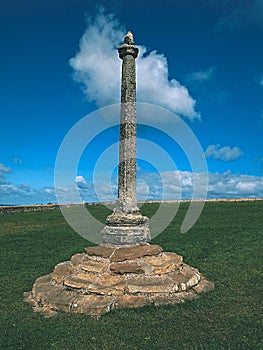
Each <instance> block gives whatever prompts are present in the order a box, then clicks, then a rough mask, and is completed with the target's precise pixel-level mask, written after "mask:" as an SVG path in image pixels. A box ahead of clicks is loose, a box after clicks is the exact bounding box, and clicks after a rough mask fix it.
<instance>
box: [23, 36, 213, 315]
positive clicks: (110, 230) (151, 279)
mask: <svg viewBox="0 0 263 350" xmlns="http://www.w3.org/2000/svg"><path fill="white" fill-rule="evenodd" d="M137 55H138V48H137V47H136V46H135V45H134V40H133V35H132V34H131V32H128V33H127V35H126V36H125V38H124V43H123V45H121V46H120V48H119V57H120V58H121V59H122V61H123V62H122V87H121V102H122V103H121V122H120V147H119V173H118V199H117V202H116V207H115V209H114V212H113V214H111V215H110V216H108V217H107V219H106V225H105V227H104V229H103V230H102V244H101V245H99V246H95V247H87V248H85V249H84V252H83V253H79V254H75V255H73V256H72V257H71V259H70V261H65V262H62V263H59V264H58V265H56V266H55V268H54V271H53V272H52V273H50V274H48V275H46V276H43V277H39V278H37V280H36V281H35V283H34V284H33V288H32V291H30V292H26V293H24V294H25V295H24V297H25V301H26V302H28V303H30V304H31V305H32V306H33V309H34V311H39V312H42V313H43V314H44V315H47V316H51V315H53V314H55V313H56V312H57V311H58V310H62V311H65V312H69V313H84V314H87V315H89V316H92V317H96V318H98V317H100V315H101V314H103V313H105V312H108V311H110V310H113V309H119V308H136V307H142V306H145V305H155V306H159V305H166V304H176V303H180V302H184V301H185V300H190V299H193V298H197V297H199V294H200V293H202V292H206V291H209V290H211V289H213V288H214V284H213V283H212V282H209V281H207V280H206V279H205V277H204V276H203V275H202V274H201V273H200V272H199V271H198V270H197V269H196V268H193V267H191V266H189V265H187V264H185V263H183V258H182V256H180V255H178V254H176V253H174V252H163V249H162V248H161V247H160V246H158V245H152V244H149V241H150V230H149V219H148V218H147V217H145V216H143V215H142V214H141V213H140V211H139V209H138V207H137V202H136V77H135V59H136V57H137Z"/></svg>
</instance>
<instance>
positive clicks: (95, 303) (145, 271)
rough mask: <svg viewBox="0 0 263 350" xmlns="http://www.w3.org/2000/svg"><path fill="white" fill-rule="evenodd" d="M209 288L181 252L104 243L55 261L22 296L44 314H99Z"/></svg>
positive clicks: (181, 298)
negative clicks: (48, 271) (184, 261)
mask: <svg viewBox="0 0 263 350" xmlns="http://www.w3.org/2000/svg"><path fill="white" fill-rule="evenodd" d="M213 288H214V284H213V283H212V282H209V281H207V280H206V279H205V278H204V276H203V275H202V274H201V273H200V272H199V271H198V270H197V269H195V268H193V267H191V266H189V265H187V264H184V263H183V259H182V256H180V255H177V254H176V253H171V252H163V250H162V248H161V247H160V246H158V245H150V244H142V245H136V246H122V247H120V246H114V245H104V246H95V247H88V248H85V252H84V253H82V254H75V255H73V256H72V258H71V260H70V261H66V262H62V263H60V264H58V265H56V266H55V269H54V271H53V272H52V273H51V274H49V275H46V276H43V277H39V278H38V279H37V280H36V281H35V283H34V285H33V288H32V291H30V292H26V293H24V294H25V301H26V302H29V303H30V304H31V305H32V306H33V308H34V310H35V311H39V312H42V313H43V314H44V315H46V316H51V315H53V314H55V313H56V312H57V311H58V310H62V311H65V312H72V313H84V314H87V315H89V316H92V317H96V318H98V317H100V315H101V314H103V313H105V312H108V311H110V310H113V309H119V308H137V307H142V306H145V305H156V306H159V305H166V304H177V303H181V302H184V301H185V300H189V299H193V298H196V297H198V296H199V294H200V293H202V292H207V291H209V290H212V289H213Z"/></svg>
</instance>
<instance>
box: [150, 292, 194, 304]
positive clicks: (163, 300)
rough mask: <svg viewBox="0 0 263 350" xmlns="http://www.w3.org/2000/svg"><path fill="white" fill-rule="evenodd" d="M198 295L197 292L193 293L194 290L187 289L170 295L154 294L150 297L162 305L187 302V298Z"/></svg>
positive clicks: (155, 302)
mask: <svg viewBox="0 0 263 350" xmlns="http://www.w3.org/2000/svg"><path fill="white" fill-rule="evenodd" d="M197 297H198V295H197V294H195V293H193V292H192V291H187V292H179V293H178V292H177V293H173V294H169V295H164V294H153V295H151V296H150V297H149V299H150V301H151V302H152V303H153V304H154V305H155V306H160V305H174V304H179V303H183V302H185V301H186V300H192V299H195V298H197Z"/></svg>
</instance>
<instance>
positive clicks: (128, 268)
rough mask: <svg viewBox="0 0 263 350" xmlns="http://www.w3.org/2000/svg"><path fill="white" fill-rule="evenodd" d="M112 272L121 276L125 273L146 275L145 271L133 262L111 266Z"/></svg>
mask: <svg viewBox="0 0 263 350" xmlns="http://www.w3.org/2000/svg"><path fill="white" fill-rule="evenodd" d="M110 270H111V271H112V272H114V273H118V274H121V275H123V274H124V273H144V269H143V268H142V267H141V266H140V265H138V264H137V263H136V262H132V261H129V262H124V263H119V264H111V265H110Z"/></svg>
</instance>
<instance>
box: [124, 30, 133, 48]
mask: <svg viewBox="0 0 263 350" xmlns="http://www.w3.org/2000/svg"><path fill="white" fill-rule="evenodd" d="M124 44H128V45H134V39H133V34H132V32H131V31H128V32H127V34H126V35H125V37H124Z"/></svg>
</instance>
